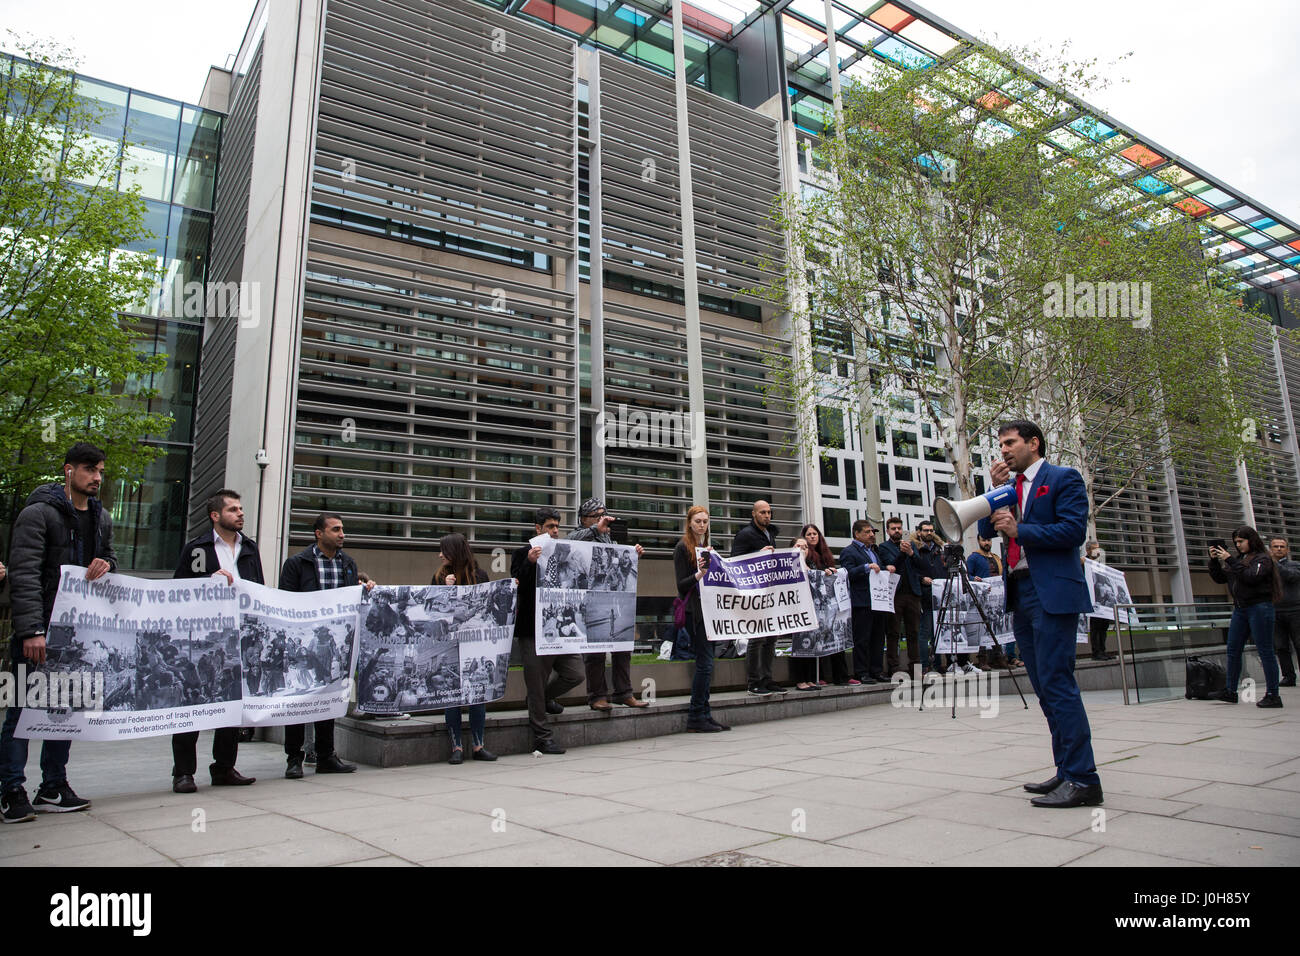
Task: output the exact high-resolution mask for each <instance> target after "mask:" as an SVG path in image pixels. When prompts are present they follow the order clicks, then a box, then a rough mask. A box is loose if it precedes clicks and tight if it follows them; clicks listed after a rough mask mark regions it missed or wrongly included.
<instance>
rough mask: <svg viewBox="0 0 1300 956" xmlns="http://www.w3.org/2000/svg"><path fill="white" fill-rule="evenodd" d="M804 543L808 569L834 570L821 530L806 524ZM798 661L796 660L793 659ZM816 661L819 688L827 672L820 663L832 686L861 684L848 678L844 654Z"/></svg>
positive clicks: (803, 534)
mask: <svg viewBox="0 0 1300 956" xmlns="http://www.w3.org/2000/svg"><path fill="white" fill-rule="evenodd" d="M799 534H800V536H801V537H802V538H803V539H804V541H806V542H808V557H807V561H808V567H810V568H814V569H816V570H818V571H822V572H828V571H834V570H835V555H834V554H833V553H832V552H831V546H830V545H829V544H827V543H826V535H824V534H822V531H821V528H819V527H817V526H816V525H815V524H806V525H804V526H803V529H802V530H801V531H800V532H799ZM794 660H798V658H794ZM814 660H816V661H817V663H815V664H814V665H813V674H814V679H815V680H816V681H817V684H818V686H819V687H821V686H825V685H826V677H827V676H828V675H827V672H826V671H824V670H822V668H823V664H822V662H826V665H825V666H828V667H829V677H830V682H831V683H832V684H836V685H838V686H844V685H847V684H853V685H858V684H861V683H862V682H861V681H859V680H857V679H856V678H853V677H850V676H849V668H848V664H846V663H845V660H844V652H843V651H836V652H835V653H833V654H827V655H826V656H825V657H821V658H815V659H814Z"/></svg>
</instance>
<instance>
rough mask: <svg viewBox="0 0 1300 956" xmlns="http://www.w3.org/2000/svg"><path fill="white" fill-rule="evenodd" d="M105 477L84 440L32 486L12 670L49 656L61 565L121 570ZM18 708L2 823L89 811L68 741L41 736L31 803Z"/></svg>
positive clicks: (0, 785) (10, 731) (11, 711)
mask: <svg viewBox="0 0 1300 956" xmlns="http://www.w3.org/2000/svg"><path fill="white" fill-rule="evenodd" d="M103 481H104V453H103V452H102V451H100V450H99V449H98V448H96V447H95V446H94V445H91V444H89V443H87V442H78V443H77V444H75V445H73V446H72V447H71V448H70V449H68V453H67V455H65V456H64V459H63V484H50V485H42V486H41V487H39V488H37V489H36V490H35V491H33V492H32V493H31V495H30V496H29V497H28V499H27V504H26V506H25V507H24V508H23V510H22V511H21V512H20V513H19V515H18V519H17V520H16V521H15V522H14V529H13V548H12V550H11V552H10V555H9V576H10V580H11V591H12V597H11V599H10V601H11V606H12V608H13V628H14V630H13V636H12V638H11V639H10V640H11V645H10V656H11V658H12V660H13V664H12V667H13V671H14V674H15V676H16V675H17V674H18V667H19V666H20V665H24V666H25V667H26V668H27V669H28V670H31V669H33V668H36V667H40V666H41V665H43V664H44V663H45V632H46V629H47V628H48V627H49V625H50V615H51V613H52V612H53V610H54V597H55V595H56V594H57V593H58V590H59V573H60V572H59V568H60V566H61V565H64V564H77V565H81V566H82V567H84V568H85V569H86V580H88V581H93V580H95V579H96V578H100V577H103V576H104V575H105V574H107V573H108V572H109V571H116V570H117V555H116V554H115V553H114V551H113V520H112V518H110V517H109V514H108V512H107V511H106V510H105V509H104V508H103V507H102V506H101V505H100V503H99V498H98V495H99V488H100V485H101V484H103ZM21 713H22V708H21V707H10V708H8V710H7V711H6V713H5V722H4V728H3V730H0V815H3V818H4V822H5V823H25V822H27V821H28V820H34V819H36V816H35V814H36V812H41V813H68V812H70V811H73V810H85V809H87V808H88V807H89V806H90V801H89V800H83V799H82V798H81V797H79V796H77V794H76V793H74V792H73V790H72V788H71V787H70V786H68V773H67V769H68V754H69V752H70V750H71V747H72V745H71V743H70V742H69V741H67V740H46V741H43V742H42V743H41V786H40V789H39V790H38V791H37V792H36V800H35V801H34V802H28V799H27V790H26V787H25V786H24V785H25V783H26V781H27V777H26V776H25V770H26V767H27V741H26V740H24V739H22V738H17V737H15V736H14V730H15V729H16V728H17V727H18V717H19V715H20V714H21Z"/></svg>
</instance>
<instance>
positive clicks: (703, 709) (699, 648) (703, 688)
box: [686, 620, 713, 724]
mask: <svg viewBox="0 0 1300 956" xmlns="http://www.w3.org/2000/svg"><path fill="white" fill-rule="evenodd" d="M687 623H688V624H689V625H690V626H691V634H692V637H693V640H692V641H691V650H693V651H694V652H695V676H694V677H693V678H692V679H691V702H690V705H689V706H688V707H687V709H686V723H687V724H702V723H705V722H706V721H710V720H712V719H713V711H712V710H710V709H709V691H710V689H712V687H713V642H712V641H710V640H709V639H708V638H707V637H705V636H704V627H703V626H702V625H698V624H696V623H695V622H694V620H691V621H688V622H687Z"/></svg>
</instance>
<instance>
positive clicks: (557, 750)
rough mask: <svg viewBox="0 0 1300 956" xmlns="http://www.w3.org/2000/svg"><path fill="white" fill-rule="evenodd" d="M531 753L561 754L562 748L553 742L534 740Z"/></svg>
mask: <svg viewBox="0 0 1300 956" xmlns="http://www.w3.org/2000/svg"><path fill="white" fill-rule="evenodd" d="M533 751H534V752H536V753H539V754H562V753H564V748H563V747H561V746H560V745H559V744H557V743H556V742H555V741H554V740H534V741H533Z"/></svg>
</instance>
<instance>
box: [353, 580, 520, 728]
mask: <svg viewBox="0 0 1300 956" xmlns="http://www.w3.org/2000/svg"><path fill="white" fill-rule="evenodd" d="M515 591H516V585H515V582H514V579H512V578H505V579H503V580H500V581H490V582H488V583H487V584H469V585H459V584H457V585H447V586H437V585H431V586H429V587H406V586H402V587H376V588H374V589H372V590H371V591H369V592H367V593H365V594H363V595H362V599H361V606H360V610H359V613H358V615H357V619H358V621H359V622H360V624H359V627H358V630H359V632H360V633H359V635H358V652H357V655H358V660H357V675H358V676H357V710H359V711H361V712H363V713H367V714H398V713H412V712H415V711H422V710H441V709H443V708H446V707H456V706H459V705H461V704H483V703H487V702H488V701H493V700H499V699H500V698H502V697H504V696H505V693H506V675H507V673H508V671H509V670H510V642H511V640H512V638H513V637H514V629H515Z"/></svg>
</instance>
